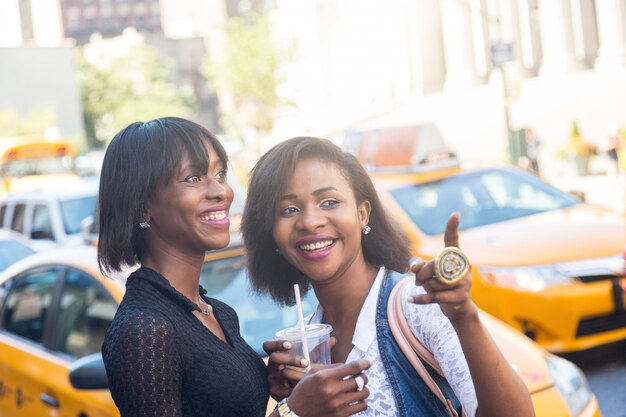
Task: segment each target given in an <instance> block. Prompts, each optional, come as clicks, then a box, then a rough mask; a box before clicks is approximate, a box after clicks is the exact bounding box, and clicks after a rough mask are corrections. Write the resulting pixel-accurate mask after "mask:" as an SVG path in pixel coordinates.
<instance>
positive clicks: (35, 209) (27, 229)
mask: <svg viewBox="0 0 626 417" xmlns="http://www.w3.org/2000/svg"><path fill="white" fill-rule="evenodd" d="M97 196H98V181H97V180H95V179H94V180H84V181H79V182H76V183H72V184H68V185H66V186H64V187H58V188H48V189H45V190H36V191H29V192H25V193H16V194H10V195H7V196H6V197H5V198H3V199H2V200H0V228H3V229H11V230H14V231H16V232H19V233H21V234H23V235H24V236H26V237H28V238H29V239H30V240H31V241H32V244H33V247H34V248H35V249H36V250H45V249H50V248H52V247H57V246H74V245H78V244H82V243H83V241H82V237H81V233H80V232H81V222H82V221H83V220H84V219H85V218H86V217H87V216H90V215H92V214H93V213H94V210H95V209H96V202H97Z"/></svg>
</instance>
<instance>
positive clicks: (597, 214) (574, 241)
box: [344, 125, 626, 353]
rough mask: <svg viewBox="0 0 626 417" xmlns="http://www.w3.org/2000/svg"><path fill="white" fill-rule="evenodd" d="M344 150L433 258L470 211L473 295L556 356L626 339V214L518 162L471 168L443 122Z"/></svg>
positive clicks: (360, 140) (371, 137)
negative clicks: (444, 133)
mask: <svg viewBox="0 0 626 417" xmlns="http://www.w3.org/2000/svg"><path fill="white" fill-rule="evenodd" d="M344 149H346V150H347V151H349V152H352V153H353V154H355V155H356V156H357V158H358V159H359V160H360V161H361V162H362V163H363V164H364V166H365V167H366V168H367V169H368V171H369V172H370V175H371V177H372V179H373V180H374V183H375V186H376V188H377V190H378V192H379V194H380V196H381V199H382V200H383V204H384V205H385V207H386V208H387V209H388V210H389V212H390V213H391V216H392V217H393V218H394V219H395V220H396V221H397V222H398V223H399V224H400V226H401V227H402V229H403V230H404V231H405V232H406V233H407V235H408V236H409V239H410V240H411V243H412V246H413V248H414V252H415V254H416V255H417V256H420V257H422V258H424V259H432V258H433V257H435V256H436V254H437V253H438V252H439V251H440V250H441V249H442V246H443V237H442V234H443V232H444V228H445V225H446V221H447V218H448V217H449V216H450V214H451V213H453V212H459V213H460V214H461V222H460V225H459V229H460V232H461V233H460V242H461V247H462V249H463V251H464V252H465V253H466V254H467V255H468V256H469V259H470V261H471V263H472V276H473V284H472V298H473V299H474V301H475V302H476V304H477V305H478V306H479V307H481V308H482V309H483V310H485V311H487V312H489V313H490V314H493V315H494V316H496V317H497V318H499V319H500V320H503V321H504V322H506V323H507V324H509V325H511V326H512V327H514V328H516V329H518V330H520V331H522V332H524V333H525V334H526V335H527V336H529V337H530V338H532V339H534V340H535V341H536V342H537V343H539V344H540V345H542V346H543V347H545V348H546V349H548V350H549V351H552V352H557V353H560V352H569V351H578V350H584V349H588V348H592V347H595V346H599V345H603V344H607V343H610V342H615V341H618V340H622V339H626V309H625V308H624V304H625V303H624V301H625V295H624V292H625V291H626V279H625V278H624V268H625V263H624V250H625V249H626V217H625V216H624V214H621V213H618V212H615V211H612V210H610V209H608V208H603V207H599V206H594V205H590V204H585V203H583V202H582V201H581V200H579V199H578V198H576V197H574V196H572V195H570V194H567V193H564V192H562V191H560V190H558V189H556V188H554V187H552V186H550V185H549V184H547V183H545V182H544V181H542V180H540V179H539V178H538V177H536V176H534V175H532V174H529V173H527V172H525V171H522V170H518V169H515V168H512V167H492V168H484V169H475V170H466V169H462V168H461V167H460V164H459V161H458V159H457V158H456V156H455V154H454V153H453V152H451V151H450V150H449V149H448V148H447V147H446V146H445V144H444V143H443V140H442V138H441V136H440V135H439V134H438V132H437V130H436V128H435V127H434V126H433V125H415V126H405V127H397V128H381V129H372V130H366V131H355V132H352V133H351V134H350V135H348V136H347V137H346V142H345V144H344Z"/></svg>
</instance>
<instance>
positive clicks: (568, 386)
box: [0, 241, 601, 417]
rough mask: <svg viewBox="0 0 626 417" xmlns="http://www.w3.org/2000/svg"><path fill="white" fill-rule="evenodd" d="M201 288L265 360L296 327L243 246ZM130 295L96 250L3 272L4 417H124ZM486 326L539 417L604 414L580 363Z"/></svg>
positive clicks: (0, 390) (216, 259)
mask: <svg viewBox="0 0 626 417" xmlns="http://www.w3.org/2000/svg"><path fill="white" fill-rule="evenodd" d="M201 284H202V286H203V287H204V288H206V289H207V290H208V293H209V295H210V296H212V297H216V298H218V299H220V300H222V301H224V302H226V303H228V304H229V305H231V306H232V307H233V308H235V310H236V311H237V313H238V315H239V320H240V327H241V333H242V336H243V337H244V338H245V339H246V340H247V341H248V343H250V345H251V346H252V347H253V348H254V349H255V350H256V351H257V352H258V353H259V354H261V355H264V353H263V351H262V347H261V345H262V343H263V342H264V341H265V340H269V339H272V338H273V337H274V333H275V331H276V330H277V329H282V328H285V327H288V326H291V325H293V324H295V323H296V321H297V314H296V311H295V309H294V308H293V307H292V308H287V309H280V308H278V307H276V305H275V304H274V303H273V302H272V301H271V300H270V299H268V298H267V297H259V296H257V295H256V294H254V293H253V292H252V290H251V288H250V284H249V281H248V279H247V276H246V269H245V262H244V254H243V249H242V248H241V245H240V243H238V242H236V241H235V242H233V244H232V245H231V247H229V248H227V249H225V250H223V251H218V252H212V253H209V254H208V255H207V257H206V262H205V265H204V267H203V271H202V278H201ZM123 294H124V279H123V277H119V278H115V279H105V278H103V277H102V275H101V274H100V272H99V270H98V267H97V262H96V250H95V248H94V247H92V246H85V247H78V248H71V249H69V248H63V249H57V250H54V251H50V252H45V253H39V254H36V255H33V256H31V257H29V258H26V259H23V260H21V261H19V262H17V263H15V264H14V265H12V266H11V267H9V268H8V269H7V270H5V271H4V272H2V273H0V415H1V416H3V417H18V416H19V417H25V416H28V417H32V416H84V417H115V416H119V413H118V411H117V409H116V407H115V405H114V403H113V400H112V399H111V396H110V394H109V392H108V390H107V389H106V388H107V382H106V373H105V371H104V365H103V363H102V356H101V355H100V354H99V352H100V346H101V344H102V341H103V337H104V332H105V331H106V329H107V328H108V326H109V324H110V323H111V321H112V319H113V316H114V314H115V311H116V309H117V306H118V304H119V302H120V301H121V299H122V296H123ZM316 305H317V301H316V300H315V298H314V295H313V293H312V292H311V293H309V294H308V295H307V297H305V298H304V299H303V306H304V310H305V313H310V312H312V311H313V309H314V308H315V306H316ZM483 320H484V321H485V323H486V325H487V326H488V328H489V329H490V331H491V333H492V335H493V336H494V338H495V340H496V342H497V343H498V345H499V346H500V348H501V349H502V350H503V352H504V353H505V356H506V357H507V359H508V360H509V361H510V362H511V364H512V365H513V366H514V367H515V369H516V370H517V372H518V373H519V374H520V376H521V377H522V378H523V380H524V382H525V383H526V385H527V387H528V389H529V391H530V393H531V395H532V399H533V402H534V405H535V409H536V414H537V416H538V417H600V416H601V414H600V410H599V407H598V403H597V401H596V398H595V396H594V395H593V394H592V392H591V391H590V390H589V387H588V385H587V382H586V379H585V377H584V375H583V374H582V372H581V371H580V369H578V368H577V367H576V366H575V365H574V364H572V363H571V362H568V361H566V360H564V359H561V358H559V357H556V356H553V355H551V354H549V353H548V352H546V351H545V350H544V349H542V348H540V347H539V346H538V345H536V344H535V343H534V342H532V341H531V340H529V339H528V338H526V337H524V336H523V335H521V334H519V333H518V332H516V331H514V330H512V329H510V328H509V327H508V326H507V325H505V324H503V323H501V322H500V321H498V320H497V319H495V318H493V317H491V316H489V315H487V314H485V315H484V317H483ZM273 404H274V403H273V402H270V405H269V407H268V413H269V410H271V409H272V407H273Z"/></svg>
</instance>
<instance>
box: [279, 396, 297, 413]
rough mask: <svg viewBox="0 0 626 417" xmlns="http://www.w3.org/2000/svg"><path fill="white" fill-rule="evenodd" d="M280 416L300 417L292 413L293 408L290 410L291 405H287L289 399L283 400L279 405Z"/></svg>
mask: <svg viewBox="0 0 626 417" xmlns="http://www.w3.org/2000/svg"><path fill="white" fill-rule="evenodd" d="M278 415H279V416H280V417H300V416H299V415H297V414H296V413H294V412H293V411H291V408H289V405H288V404H287V398H283V399H282V400H280V402H279V403H278Z"/></svg>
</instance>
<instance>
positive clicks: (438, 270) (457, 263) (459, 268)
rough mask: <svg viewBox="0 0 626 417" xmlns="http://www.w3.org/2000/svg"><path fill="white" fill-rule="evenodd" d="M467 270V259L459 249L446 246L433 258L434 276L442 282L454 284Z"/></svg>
mask: <svg viewBox="0 0 626 417" xmlns="http://www.w3.org/2000/svg"><path fill="white" fill-rule="evenodd" d="M467 271H469V260H468V259H467V256H465V254H464V253H463V252H461V250H460V249H458V248H455V247H452V246H450V247H447V248H445V249H444V250H442V251H441V252H439V254H438V255H437V257H436V258H435V276H436V277H437V279H438V280H439V281H441V282H443V283H444V284H449V285H451V284H454V283H455V282H457V281H459V280H460V279H462V278H463V277H464V276H465V274H467Z"/></svg>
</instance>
